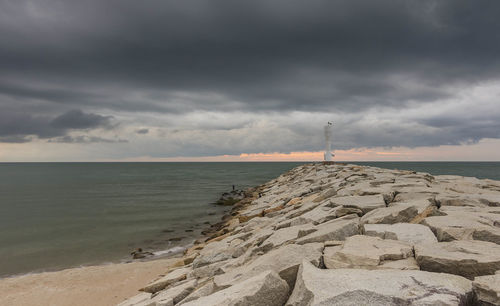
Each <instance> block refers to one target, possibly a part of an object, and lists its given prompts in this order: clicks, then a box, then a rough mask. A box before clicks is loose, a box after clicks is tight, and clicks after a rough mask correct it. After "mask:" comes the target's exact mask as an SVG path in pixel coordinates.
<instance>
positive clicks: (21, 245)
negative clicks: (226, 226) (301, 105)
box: [0, 163, 300, 277]
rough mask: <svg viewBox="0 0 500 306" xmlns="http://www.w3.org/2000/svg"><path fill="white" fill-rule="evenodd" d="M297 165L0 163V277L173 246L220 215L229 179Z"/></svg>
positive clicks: (248, 180)
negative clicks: (220, 200) (134, 251)
mask: <svg viewBox="0 0 500 306" xmlns="http://www.w3.org/2000/svg"><path fill="white" fill-rule="evenodd" d="M299 164H300V163H1V164H0V258H1V259H2V260H0V277H5V276H9V275H17V274H24V273H29V272H38V271H50V270H59V269H63V268H68V267H75V266H80V265H93V264H101V263H107V262H119V261H123V260H127V259H130V258H131V257H130V252H131V251H132V250H134V249H135V248H138V247H141V248H143V249H149V250H155V251H159V252H163V253H167V252H168V250H172V249H173V250H178V249H179V247H182V246H186V245H188V244H190V243H192V241H193V240H194V239H196V238H197V237H199V235H200V232H201V230H202V229H205V228H207V227H208V225H206V224H205V222H210V223H215V222H217V221H219V220H220V217H221V215H222V214H223V213H224V210H227V209H228V208H227V207H220V206H216V205H213V204H212V203H213V202H214V201H216V200H217V199H218V198H219V196H220V194H221V193H222V192H225V191H229V190H231V188H232V185H233V184H234V185H236V188H240V189H242V188H246V187H250V186H256V185H259V184H261V183H264V182H266V181H268V180H270V179H272V178H274V177H276V176H278V175H280V174H281V173H283V172H285V171H287V170H289V169H291V168H293V167H295V166H297V165H299ZM186 230H187V231H188V232H186ZM191 230H192V232H191ZM175 238H181V240H180V241H169V240H170V239H175Z"/></svg>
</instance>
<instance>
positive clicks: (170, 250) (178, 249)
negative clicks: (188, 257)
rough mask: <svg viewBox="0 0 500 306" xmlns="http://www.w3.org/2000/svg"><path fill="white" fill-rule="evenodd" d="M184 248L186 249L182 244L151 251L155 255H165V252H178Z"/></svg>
mask: <svg viewBox="0 0 500 306" xmlns="http://www.w3.org/2000/svg"><path fill="white" fill-rule="evenodd" d="M185 249H186V247H184V246H176V247H173V248H170V249H166V250H162V251H156V252H153V254H154V255H155V256H161V255H165V254H173V253H180V252H182V251H184V250H185Z"/></svg>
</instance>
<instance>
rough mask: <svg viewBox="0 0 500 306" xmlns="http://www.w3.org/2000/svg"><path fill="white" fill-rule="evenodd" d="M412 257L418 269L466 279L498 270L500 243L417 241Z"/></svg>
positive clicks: (499, 266) (499, 264) (499, 268)
mask: <svg viewBox="0 0 500 306" xmlns="http://www.w3.org/2000/svg"><path fill="white" fill-rule="evenodd" d="M415 258H416V259H417V262H418V265H419V266H420V269H421V270H424V271H432V272H444V273H450V274H456V275H461V276H464V277H467V278H469V279H473V278H474V277H476V276H482V275H490V274H494V273H495V271H497V270H500V246H499V245H498V244H495V243H491V242H484V241H477V240H455V241H452V242H438V243H425V244H417V245H415Z"/></svg>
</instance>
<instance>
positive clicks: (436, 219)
mask: <svg viewBox="0 0 500 306" xmlns="http://www.w3.org/2000/svg"><path fill="white" fill-rule="evenodd" d="M244 195H245V196H244V198H243V199H241V200H240V201H238V202H237V203H235V204H234V205H233V207H232V211H231V213H230V214H229V215H227V216H225V217H223V220H222V222H221V223H219V224H217V225H214V226H212V227H211V229H210V230H207V231H206V232H205V234H206V237H205V238H203V239H199V240H198V241H196V243H195V244H194V245H193V246H192V247H191V248H189V249H188V250H186V252H185V254H184V257H183V258H182V260H180V261H179V263H178V264H177V266H176V267H175V268H172V269H171V270H170V271H167V273H165V274H164V275H162V276H161V277H159V278H158V279H157V280H154V281H152V282H151V283H150V284H147V285H145V286H144V288H142V289H141V291H142V292H141V293H140V294H138V295H137V296H134V297H132V298H131V299H129V300H126V301H124V302H122V303H121V304H119V305H120V306H129V305H137V306H155V305H158V306H159V305H162V306H173V305H184V306H192V305H200V306H201V305H203V306H210V305H213V306H215V305H217V306H220V305H240V306H244V305H249V306H250V305H252V306H258V305H266V306H274V305H276V306H278V305H290V306H291V305H294V306H295V305H296V306H299V305H300V306H302V305H384V306H385V305H500V181H493V180H480V179H476V178H471V177H461V176H451V175H440V176H432V175H430V174H427V173H419V172H413V171H399V170H387V169H380V168H375V167H367V166H357V165H344V164H322V163H315V164H307V165H302V166H299V167H297V168H294V169H293V170H291V171H289V172H287V173H285V174H283V175H281V176H279V177H278V178H276V179H274V180H272V181H270V182H268V183H266V184H263V185H261V186H259V187H256V188H253V189H249V190H246V191H245V192H244Z"/></svg>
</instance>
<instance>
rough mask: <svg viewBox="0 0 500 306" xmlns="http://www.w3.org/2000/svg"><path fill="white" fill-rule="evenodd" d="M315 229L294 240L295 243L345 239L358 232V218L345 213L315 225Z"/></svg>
mask: <svg viewBox="0 0 500 306" xmlns="http://www.w3.org/2000/svg"><path fill="white" fill-rule="evenodd" d="M316 229H317V231H315V232H313V233H310V234H308V235H306V236H304V237H302V238H299V239H297V240H296V243H297V244H306V243H312V242H325V241H329V240H345V239H346V238H347V237H350V236H353V235H357V234H359V218H358V217H357V215H347V216H344V217H342V218H338V219H334V220H331V221H328V222H325V223H322V224H319V225H318V226H316Z"/></svg>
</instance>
